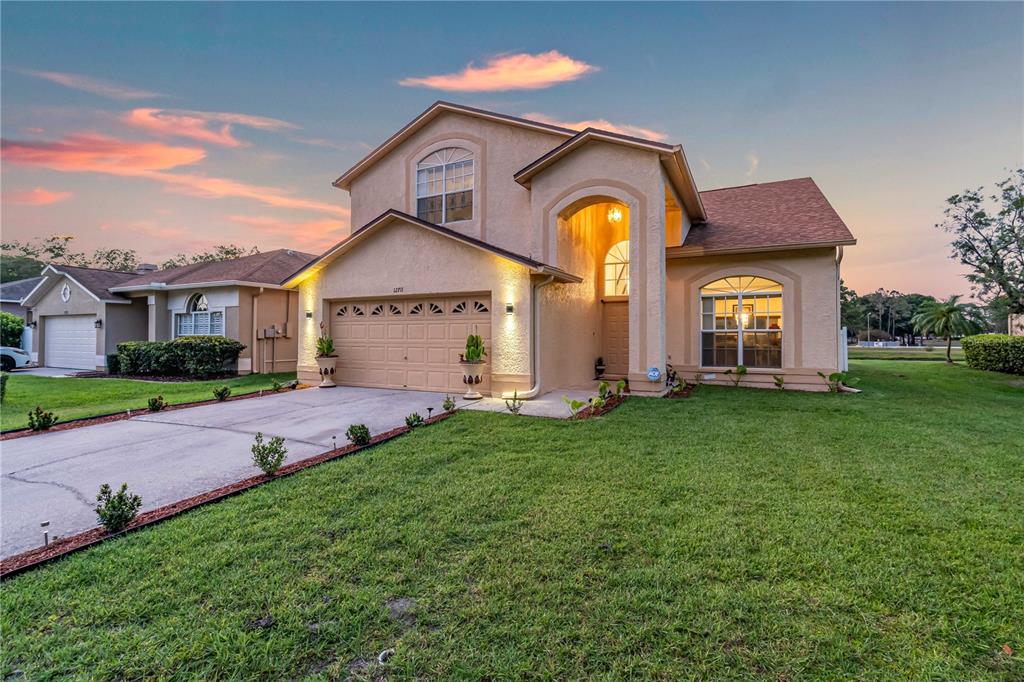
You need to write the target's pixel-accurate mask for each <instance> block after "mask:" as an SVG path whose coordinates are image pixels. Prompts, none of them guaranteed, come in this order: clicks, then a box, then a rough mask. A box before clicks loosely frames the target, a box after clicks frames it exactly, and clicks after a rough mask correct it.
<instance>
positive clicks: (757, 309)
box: [700, 276, 782, 368]
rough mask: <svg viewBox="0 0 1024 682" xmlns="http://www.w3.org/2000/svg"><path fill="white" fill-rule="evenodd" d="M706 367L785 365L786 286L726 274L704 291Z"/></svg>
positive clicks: (702, 322) (702, 318)
mask: <svg viewBox="0 0 1024 682" xmlns="http://www.w3.org/2000/svg"><path fill="white" fill-rule="evenodd" d="M700 306H701V308H700V309H701V315H700V331H701V334H700V339H701V365H702V366H704V367H736V366H738V365H745V366H747V367H770V368H779V367H782V285H781V284H779V283H778V282H773V281H772V280H770V279H765V278H764V277H749V276H736V277H725V278H723V279H720V280H716V281H714V282H711V283H710V284H705V285H704V286H703V287H701V290H700Z"/></svg>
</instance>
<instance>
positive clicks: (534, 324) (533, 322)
mask: <svg viewBox="0 0 1024 682" xmlns="http://www.w3.org/2000/svg"><path fill="white" fill-rule="evenodd" d="M553 281H555V276H554V275H551V276H549V277H548V278H547V279H546V280H544V281H543V282H539V283H537V284H535V285H534V286H533V302H532V303H533V312H532V314H531V315H530V336H531V341H532V342H533V352H531V353H530V375H531V376H532V378H533V385H532V386H531V387H530V390H529V391H526V392H525V393H518V392H513V393H508V392H507V391H506V392H505V393H502V394H501V397H502V398H503V399H505V400H508V399H510V398H512V396H513V395H515V396H516V397H517V398H521V399H523V400H529V399H530V398H536V397H537V394H538V393H540V296H539V295H538V292H539V291H540V289H541V288H542V287H546V286H547V285H549V284H551V283H552V282H553Z"/></svg>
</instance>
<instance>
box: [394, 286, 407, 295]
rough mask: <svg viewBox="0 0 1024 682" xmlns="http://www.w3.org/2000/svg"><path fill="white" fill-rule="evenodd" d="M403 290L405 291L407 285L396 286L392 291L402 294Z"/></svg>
mask: <svg viewBox="0 0 1024 682" xmlns="http://www.w3.org/2000/svg"><path fill="white" fill-rule="evenodd" d="M403 291H405V287H395V288H394V289H392V290H391V293H393V294H400V293H402V292H403Z"/></svg>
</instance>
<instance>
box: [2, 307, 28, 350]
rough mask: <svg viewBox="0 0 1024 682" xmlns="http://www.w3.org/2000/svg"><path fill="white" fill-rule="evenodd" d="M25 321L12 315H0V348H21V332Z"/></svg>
mask: <svg viewBox="0 0 1024 682" xmlns="http://www.w3.org/2000/svg"><path fill="white" fill-rule="evenodd" d="M24 329H25V320H23V319H21V318H20V317H18V316H17V315H14V314H12V313H0V346H13V347H14V348H21V332H22V330H24Z"/></svg>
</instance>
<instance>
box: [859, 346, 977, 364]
mask: <svg viewBox="0 0 1024 682" xmlns="http://www.w3.org/2000/svg"><path fill="white" fill-rule="evenodd" d="M850 359H851V360H945V359H946V347H945V346H942V347H939V346H924V347H911V348H859V347H857V346H850ZM963 359H964V352H963V351H962V350H961V349H959V348H954V349H953V360H954V361H962V360H963Z"/></svg>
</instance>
